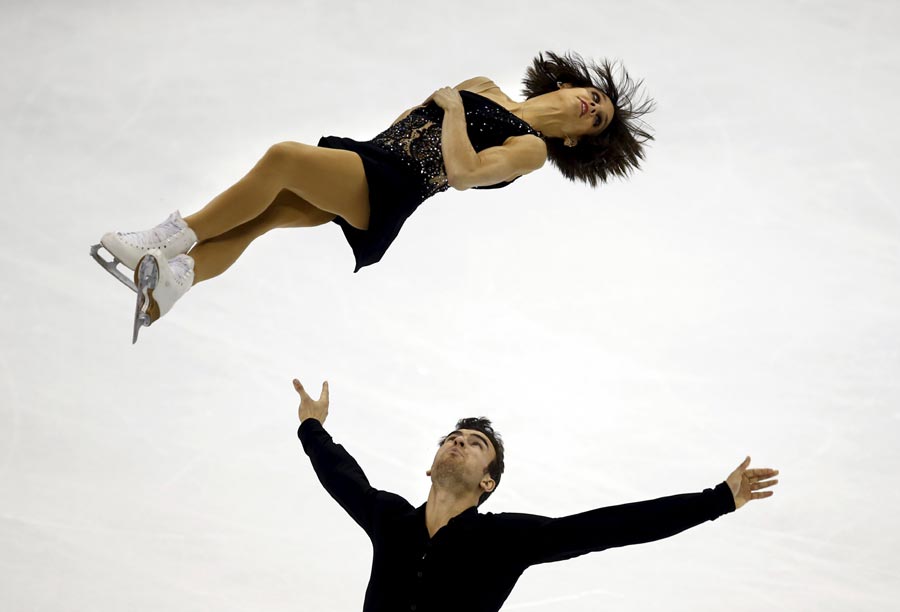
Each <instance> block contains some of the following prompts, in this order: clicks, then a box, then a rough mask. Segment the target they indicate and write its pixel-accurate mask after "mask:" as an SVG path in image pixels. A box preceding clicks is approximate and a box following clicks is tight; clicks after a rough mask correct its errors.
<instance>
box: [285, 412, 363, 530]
mask: <svg viewBox="0 0 900 612" xmlns="http://www.w3.org/2000/svg"><path fill="white" fill-rule="evenodd" d="M297 437H299V438H300V442H302V443H303V450H304V451H305V452H306V454H307V455H308V456H309V459H310V461H311V462H312V466H313V469H314V470H315V471H316V476H318V477H319V482H321V483H322V486H324V487H325V490H326V491H328V493H330V494H331V497H333V498H334V499H335V501H337V503H339V504H340V505H341V507H342V508H343V509H344V510H346V511H347V514H349V515H350V516H351V517H352V518H353V520H354V521H356V523H357V524H358V525H359V526H360V527H362V528H363V529H364V530H365V531H366V533H367V534H369V536H370V537H371V536H372V530H373V522H374V521H373V518H374V513H375V507H376V504H377V503H378V496H379V493H380V491H378V489H376V488H374V487H373V486H372V485H370V484H369V480H368V478H366V475H365V474H364V473H363V471H362V468H360V467H359V464H358V463H357V462H356V460H355V459H354V458H353V457H351V456H350V453H348V452H347V451H346V450H344V447H343V446H341V445H340V444H335V443H334V441H333V440H332V439H331V436H330V435H329V434H328V432H327V431H325V428H324V427H322V424H321V423H320V422H319V421H317V420H316V419H306V420H305V421H303V422H302V423H301V424H300V428H299V429H298V430H297Z"/></svg>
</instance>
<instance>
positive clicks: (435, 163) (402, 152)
mask: <svg viewBox="0 0 900 612" xmlns="http://www.w3.org/2000/svg"><path fill="white" fill-rule="evenodd" d="M460 96H461V97H462V101H463V107H464V108H465V114H466V131H467V133H468V136H469V141H470V142H471V143H472V147H473V148H474V149H475V152H476V153H477V152H478V151H481V150H483V149H487V148H488V147H494V146H499V145H502V144H503V143H504V142H505V141H506V139H507V138H510V137H512V136H522V135H524V134H537V132H536V131H535V130H534V129H532V127H531V126H530V125H528V124H527V123H525V122H524V121H522V120H521V119H519V118H518V117H516V116H515V115H513V114H512V113H511V112H509V111H508V110H506V109H505V108H503V107H502V106H500V105H499V104H497V103H496V102H494V101H493V100H489V99H488V98H485V97H484V96H480V95H478V94H476V93H472V92H469V91H461V92H460ZM443 117H444V111H443V109H441V108H440V107H439V106H437V105H436V104H435V103H433V102H432V103H431V104H428V105H427V106H424V107H421V108H416V109H415V110H413V111H412V112H411V113H410V114H409V115H408V116H406V117H405V118H403V119H402V120H400V121H398V122H397V123H396V124H394V125H392V126H391V127H389V128H388V129H386V130H385V131H383V132H382V133H381V134H379V135H378V136H376V137H375V138H374V139H373V140H372V142H373V143H374V144H377V145H378V146H380V147H383V148H384V149H387V150H388V151H390V152H392V153H394V154H395V155H397V156H398V157H400V158H401V159H402V160H403V162H404V164H405V165H407V166H408V167H409V168H410V169H411V170H413V171H414V172H415V173H416V174H418V175H419V176H420V178H421V182H422V188H423V191H424V193H423V194H422V196H423V197H424V198H428V197H431V196H432V195H434V194H436V193H438V192H441V191H445V190H446V189H447V188H448V185H447V171H446V170H445V168H444V157H443V154H442V152H441V122H442V121H443ZM504 184H505V183H504ZM502 185H503V184H501V185H496V186H498V187H500V186H502Z"/></svg>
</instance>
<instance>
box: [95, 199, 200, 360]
mask: <svg viewBox="0 0 900 612" xmlns="http://www.w3.org/2000/svg"><path fill="white" fill-rule="evenodd" d="M196 242H197V235H196V234H195V233H194V231H193V230H192V229H191V228H190V227H188V225H187V223H185V221H184V219H182V218H181V215H180V214H179V213H178V211H175V212H174V213H172V214H171V215H169V218H168V219H166V220H165V221H163V222H162V223H160V224H159V225H157V226H156V227H154V228H152V229H149V230H146V231H143V232H128V233H121V232H110V233H108V234H104V235H103V237H102V238H101V239H100V244H95V245H93V246H92V247H91V257H93V258H94V260H95V261H96V262H97V263H98V264H100V265H101V266H103V268H104V269H105V270H106V271H107V272H109V273H110V274H112V275H113V276H114V277H116V278H117V279H118V280H119V281H121V282H122V284H124V285H125V286H126V287H128V288H129V289H131V290H132V291H134V292H135V293H136V294H137V304H136V305H135V308H134V330H133V335H132V338H131V343H132V344H134V343H135V342H137V337H138V332H139V331H140V329H141V327H149V326H150V324H151V323H153V322H154V321H156V320H157V319H159V318H160V317H161V316H163V315H164V314H166V313H167V312H168V311H169V310H171V308H172V306H173V305H174V304H175V302H176V301H178V299H179V298H181V296H183V295H184V294H185V293H187V290H188V289H190V288H191V285H193V284H194V260H193V258H192V257H191V256H190V255H187V254H186V253H187V252H188V250H190V248H191V247H192V246H193V245H194V243H196ZM101 248H103V249H104V250H105V251H106V252H108V253H109V254H110V255H112V257H113V260H112V261H109V260H107V259H104V258H103V257H102V256H101V254H100V249H101ZM120 264H121V265H123V266H125V267H126V268H128V269H129V270H133V271H134V272H133V274H132V278H133V279H134V280H133V281H132V279H130V278H128V276H126V275H125V273H123V272H122V270H120V269H119V267H118V266H119V265H120Z"/></svg>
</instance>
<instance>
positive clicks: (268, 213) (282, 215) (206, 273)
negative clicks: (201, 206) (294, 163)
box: [189, 190, 335, 285]
mask: <svg viewBox="0 0 900 612" xmlns="http://www.w3.org/2000/svg"><path fill="white" fill-rule="evenodd" d="M334 217H335V215H334V214H333V213H329V212H325V211H323V210H320V209H318V208H316V207H315V206H313V205H312V204H310V203H309V202H307V201H306V200H304V199H303V198H301V197H300V196H298V195H296V194H295V193H293V192H291V191H287V190H282V191H281V192H280V193H279V194H278V195H277V196H276V197H275V201H274V202H272V204H271V205H270V206H269V207H268V208H266V210H265V211H264V212H263V213H262V214H261V215H258V216H257V217H255V218H254V219H252V220H250V221H248V222H246V223H244V224H242V225H239V226H237V227H235V228H233V229H231V230H229V231H227V232H225V233H224V234H221V235H219V236H216V237H214V238H210V239H208V240H204V241H202V242H200V243H198V244H197V245H196V246H195V247H194V248H193V249H191V252H190V253H189V254H190V256H191V257H193V258H194V284H195V285H196V284H197V283H200V282H202V281H205V280H209V279H210V278H213V277H215V276H218V275H219V274H221V273H222V272H224V271H225V270H227V269H228V268H230V267H231V264H233V263H234V262H235V261H237V259H238V257H240V256H241V254H242V253H243V252H244V250H245V249H246V248H247V247H248V246H249V245H250V243H251V242H253V241H254V240H255V239H256V238H258V237H260V236H262V235H263V234H265V233H266V232H268V231H270V230H273V229H276V228H279V227H313V226H315V225H322V224H323V223H328V222H329V221H331V220H332V219H334Z"/></svg>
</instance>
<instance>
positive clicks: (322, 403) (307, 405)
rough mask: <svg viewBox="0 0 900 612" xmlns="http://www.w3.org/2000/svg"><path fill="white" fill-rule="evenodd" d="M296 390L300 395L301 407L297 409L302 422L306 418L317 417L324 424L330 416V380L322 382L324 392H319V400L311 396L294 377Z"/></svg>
mask: <svg viewBox="0 0 900 612" xmlns="http://www.w3.org/2000/svg"><path fill="white" fill-rule="evenodd" d="M294 390H295V391H297V393H298V395H300V408H299V409H298V411H297V412H298V415H299V416H300V422H301V423H302V422H303V421H305V420H306V419H315V420H317V421H318V422H319V423H322V424H324V423H325V419H326V418H327V417H328V381H327V380H326V381H325V382H323V383H322V393H320V394H319V399H318V400H314V399H313V398H311V397H310V396H309V394H308V393H307V392H306V389H304V388H303V385H301V384H300V381H299V380H297V379H296V378H295V379H294Z"/></svg>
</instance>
